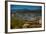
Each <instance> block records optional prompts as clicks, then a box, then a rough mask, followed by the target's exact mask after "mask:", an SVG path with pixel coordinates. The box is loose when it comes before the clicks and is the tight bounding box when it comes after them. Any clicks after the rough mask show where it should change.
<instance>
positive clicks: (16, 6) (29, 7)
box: [11, 5, 41, 11]
mask: <svg viewBox="0 0 46 34" xmlns="http://www.w3.org/2000/svg"><path fill="white" fill-rule="evenodd" d="M17 9H29V10H39V9H41V6H26V5H11V10H12V11H16V10H17Z"/></svg>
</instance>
